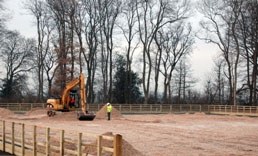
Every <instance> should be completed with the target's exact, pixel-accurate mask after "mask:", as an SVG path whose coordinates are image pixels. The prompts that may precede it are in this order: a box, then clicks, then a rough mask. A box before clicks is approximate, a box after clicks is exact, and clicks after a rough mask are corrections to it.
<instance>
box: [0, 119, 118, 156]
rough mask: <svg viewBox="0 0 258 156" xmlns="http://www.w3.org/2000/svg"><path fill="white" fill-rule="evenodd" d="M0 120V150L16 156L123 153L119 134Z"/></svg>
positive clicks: (114, 155) (114, 154)
mask: <svg viewBox="0 0 258 156" xmlns="http://www.w3.org/2000/svg"><path fill="white" fill-rule="evenodd" d="M0 122H1V124H0V126H1V130H0V135H1V138H0V146H1V147H0V150H1V151H4V152H8V153H11V154H15V155H17V156H20V155H21V156H36V155H37V156H41V155H42V156H43V155H44V156H48V155H49V156H51V155H60V156H62V155H71V156H72V155H74V156H81V155H88V156H91V155H97V156H101V155H103V154H105V153H107V152H108V153H111V154H112V155H113V156H122V136H121V135H119V134H116V135H99V136H96V135H94V134H90V133H81V132H77V133H76V132H69V131H64V130H58V129H50V128H49V127H39V126H32V125H25V124H24V123H16V122H8V121H5V120H1V121H0ZM103 140H109V142H110V143H111V145H110V144H108V145H107V144H102V142H103ZM105 142H106V141H105ZM92 153H93V154H92Z"/></svg>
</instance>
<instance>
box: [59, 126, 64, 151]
mask: <svg viewBox="0 0 258 156" xmlns="http://www.w3.org/2000/svg"><path fill="white" fill-rule="evenodd" d="M63 155H64V130H61V132H60V156H63Z"/></svg>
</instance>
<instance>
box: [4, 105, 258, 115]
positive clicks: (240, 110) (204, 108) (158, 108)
mask: <svg viewBox="0 0 258 156" xmlns="http://www.w3.org/2000/svg"><path fill="white" fill-rule="evenodd" d="M112 105H113V107H115V108H116V109H118V110H119V111H120V112H121V113H123V114H135V113H137V114H152V113H153V114H155V113H185V112H190V113H191V112H205V113H216V112H217V113H219V114H229V113H232V114H240V115H252V114H253V115H257V114H258V106H232V105H204V104H112ZM45 106H46V105H45V103H0V107H2V108H7V109H10V110H12V111H15V112H26V111H29V110H31V109H32V108H45ZM102 106H103V104H88V105H87V110H89V111H93V112H94V111H95V112H97V111H98V110H100V109H101V107H102Z"/></svg>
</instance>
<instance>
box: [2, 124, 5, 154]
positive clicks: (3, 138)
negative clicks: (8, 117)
mask: <svg viewBox="0 0 258 156" xmlns="http://www.w3.org/2000/svg"><path fill="white" fill-rule="evenodd" d="M2 124H3V127H2V128H3V129H2V130H3V132H2V141H3V151H4V152H5V121H4V120H3V122H2Z"/></svg>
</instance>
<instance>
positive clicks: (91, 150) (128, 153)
mask: <svg viewBox="0 0 258 156" xmlns="http://www.w3.org/2000/svg"><path fill="white" fill-rule="evenodd" d="M102 135H107V136H114V135H113V133H112V132H106V133H104V134H102ZM96 145H97V141H95V142H94V143H92V144H89V145H88V146H85V148H84V150H83V152H84V153H87V154H92V155H96V154H97V151H96ZM101 145H102V146H105V147H110V148H113V142H112V141H109V140H102V142H101ZM103 155H104V156H112V153H110V152H104V153H103ZM122 155H123V156H136V155H137V156H143V154H142V153H141V152H139V151H138V150H136V149H135V148H134V147H133V146H132V145H131V144H129V142H127V141H126V140H124V139H123V140H122Z"/></svg>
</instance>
